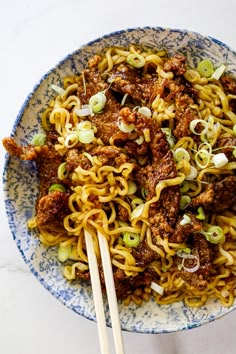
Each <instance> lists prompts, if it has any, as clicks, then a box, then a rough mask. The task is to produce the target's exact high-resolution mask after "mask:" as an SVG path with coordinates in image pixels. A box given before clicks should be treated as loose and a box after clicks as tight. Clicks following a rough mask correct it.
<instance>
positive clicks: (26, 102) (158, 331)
mask: <svg viewBox="0 0 236 354" xmlns="http://www.w3.org/2000/svg"><path fill="white" fill-rule="evenodd" d="M139 30H140V31H146V30H153V31H161V30H164V31H170V32H171V33H184V34H186V35H191V34H192V35H195V36H199V37H201V38H202V39H209V40H210V41H212V42H213V43H215V44H217V45H219V46H220V47H223V48H225V49H226V50H227V51H230V52H231V53H232V54H233V55H235V56H236V51H235V50H234V49H232V48H231V47H230V46H229V45H227V44H225V43H224V42H222V41H221V40H219V39H217V38H215V37H211V36H209V35H204V34H202V33H200V32H197V31H192V30H188V29H181V28H172V27H163V26H143V27H142V26H138V27H128V28H126V29H120V30H115V31H112V32H110V33H106V34H104V35H101V36H99V37H96V38H95V39H93V40H90V41H88V42H87V43H84V44H82V45H80V46H79V47H78V48H77V49H75V50H73V51H71V52H70V53H68V54H65V55H64V56H63V57H62V59H60V60H59V61H58V62H57V63H56V64H54V65H53V66H52V67H51V68H50V69H49V70H47V71H46V73H45V74H43V75H42V76H41V78H40V79H38V81H37V82H36V84H35V85H33V87H32V89H31V91H30V92H29V93H28V94H27V96H26V98H25V100H24V102H23V104H22V105H21V107H20V109H19V112H18V113H17V115H16V118H15V120H14V123H13V126H12V129H11V133H10V136H11V137H13V136H14V134H15V133H16V130H17V127H18V125H19V122H20V120H21V118H22V117H23V114H24V111H25V109H26V108H27V107H28V106H29V103H30V100H31V98H32V96H33V95H34V93H35V92H36V91H37V89H38V88H39V87H40V85H41V84H42V83H43V81H44V80H45V79H47V77H48V76H50V74H51V73H53V71H55V69H56V68H57V67H59V66H61V65H63V64H64V63H65V62H66V61H67V60H68V59H69V58H70V57H73V56H74V55H76V54H77V53H78V52H79V51H81V50H83V49H84V48H86V47H90V46H93V45H94V44H96V43H99V42H100V41H101V40H104V39H109V38H110V37H113V36H119V35H122V34H125V33H126V32H132V31H139ZM10 159H11V157H10V156H9V155H8V154H7V153H5V159H4V167H3V174H2V184H3V192H4V204H5V213H6V216H7V220H8V225H9V228H10V231H11V233H12V236H13V240H14V241H15V244H16V245H17V248H18V250H19V252H20V254H21V256H22V258H23V260H24V262H25V264H26V265H27V266H28V267H29V270H30V272H31V273H32V274H33V275H34V276H35V277H36V278H37V280H38V281H39V282H40V284H41V285H43V287H44V288H45V289H46V290H47V291H48V292H49V293H50V294H51V295H52V296H53V297H55V298H56V299H57V300H59V301H60V302H61V303H62V304H63V305H65V306H66V307H67V308H68V309H70V310H72V311H73V312H75V313H76V314H79V315H80V316H82V317H84V318H86V319H88V320H90V321H94V322H96V317H95V316H93V315H90V314H89V313H86V311H85V310H84V309H83V310H82V311H80V312H77V311H76V310H75V309H74V306H70V305H68V304H67V302H66V300H64V298H63V297H61V296H60V294H58V293H57V292H56V291H54V290H53V289H52V288H51V287H50V285H48V284H47V282H46V281H45V279H44V278H43V277H41V276H40V274H39V272H38V271H37V270H36V269H35V267H34V266H33V263H32V262H31V261H30V260H28V259H27V258H26V256H25V254H24V250H23V249H22V248H21V247H20V244H19V243H18V242H16V241H17V236H16V232H15V226H14V224H13V223H11V222H10V215H9V211H8V202H7V199H8V198H7V188H6V186H7V178H6V175H7V170H8V167H9V163H10ZM234 310H236V303H234V305H232V307H230V308H226V309H225V311H224V312H223V313H221V314H217V316H213V317H211V318H206V319H204V320H202V321H201V322H198V323H193V324H186V325H181V326H178V327H177V326H174V327H173V328H170V330H165V329H160V328H158V329H155V328H153V329H147V328H144V329H143V330H142V329H138V330H136V328H133V327H132V328H122V331H126V332H133V333H141V334H163V333H173V332H179V331H182V330H189V329H193V328H197V327H200V326H202V325H205V324H208V323H210V322H213V321H215V320H217V319H220V318H221V317H223V316H226V315H227V314H229V313H231V312H232V311H234ZM107 326H108V327H111V325H110V324H107Z"/></svg>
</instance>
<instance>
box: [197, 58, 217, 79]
mask: <svg viewBox="0 0 236 354" xmlns="http://www.w3.org/2000/svg"><path fill="white" fill-rule="evenodd" d="M197 71H198V72H199V74H200V75H201V76H204V77H210V76H211V75H212V74H213V73H214V66H213V63H212V61H211V60H210V59H204V60H202V61H200V63H199V64H198V66H197Z"/></svg>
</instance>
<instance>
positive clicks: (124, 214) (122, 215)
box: [116, 204, 130, 222]
mask: <svg viewBox="0 0 236 354" xmlns="http://www.w3.org/2000/svg"><path fill="white" fill-rule="evenodd" d="M116 215H117V219H118V220H121V221H125V222H129V221H130V220H129V212H128V210H127V209H126V208H125V207H123V206H122V205H121V204H118V205H117V211H116Z"/></svg>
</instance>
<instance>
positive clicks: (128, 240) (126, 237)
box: [123, 231, 140, 247]
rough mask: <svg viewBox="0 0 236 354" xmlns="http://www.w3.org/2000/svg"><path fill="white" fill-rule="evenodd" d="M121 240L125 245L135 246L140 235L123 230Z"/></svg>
mask: <svg viewBox="0 0 236 354" xmlns="http://www.w3.org/2000/svg"><path fill="white" fill-rule="evenodd" d="M123 241H124V244H125V245H126V246H127V247H137V246H138V245H139V242H140V235H139V234H135V233H133V232H128V231H127V232H124V234H123Z"/></svg>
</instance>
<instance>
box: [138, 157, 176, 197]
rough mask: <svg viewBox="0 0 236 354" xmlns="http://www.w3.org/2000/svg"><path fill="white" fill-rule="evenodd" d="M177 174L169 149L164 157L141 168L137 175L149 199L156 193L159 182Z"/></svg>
mask: <svg viewBox="0 0 236 354" xmlns="http://www.w3.org/2000/svg"><path fill="white" fill-rule="evenodd" d="M176 176H177V171H176V166H175V162H174V158H173V155H172V152H171V151H168V152H167V154H166V155H164V156H163V157H162V159H161V160H160V161H159V163H158V162H155V163H153V164H150V165H147V166H146V167H144V168H140V169H139V170H138V172H137V174H136V176H135V178H136V180H137V181H138V184H139V185H141V186H142V187H143V188H144V189H145V191H146V194H147V199H151V198H152V197H153V196H154V195H155V189H156V185H157V183H158V182H160V181H162V180H164V179H169V178H175V177H176Z"/></svg>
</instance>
